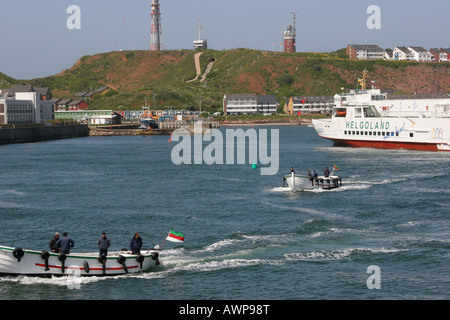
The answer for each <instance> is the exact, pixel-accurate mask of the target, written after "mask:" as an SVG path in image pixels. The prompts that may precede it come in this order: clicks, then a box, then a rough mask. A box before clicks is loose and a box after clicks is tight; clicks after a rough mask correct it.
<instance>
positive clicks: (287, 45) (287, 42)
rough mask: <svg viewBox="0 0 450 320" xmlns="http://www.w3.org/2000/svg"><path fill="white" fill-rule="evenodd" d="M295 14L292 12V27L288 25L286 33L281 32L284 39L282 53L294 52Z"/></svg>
mask: <svg viewBox="0 0 450 320" xmlns="http://www.w3.org/2000/svg"><path fill="white" fill-rule="evenodd" d="M296 14H297V12H293V13H292V15H293V16H294V23H293V26H292V25H289V26H288V27H287V29H286V31H284V32H283V37H284V52H296V48H295V47H296V44H295V37H296V36H297V34H296V32H295V17H296Z"/></svg>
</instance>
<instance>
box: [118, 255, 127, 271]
mask: <svg viewBox="0 0 450 320" xmlns="http://www.w3.org/2000/svg"><path fill="white" fill-rule="evenodd" d="M125 261H127V258H125V257H124V256H122V255H119V258H118V259H117V262H118V263H119V264H121V265H122V267H123V270H125V273H128V269H127V265H126V264H125Z"/></svg>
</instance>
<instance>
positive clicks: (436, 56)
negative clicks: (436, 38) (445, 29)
mask: <svg viewBox="0 0 450 320" xmlns="http://www.w3.org/2000/svg"><path fill="white" fill-rule="evenodd" d="M430 53H431V55H432V58H431V60H432V61H436V62H447V61H448V54H447V52H445V51H444V50H442V49H438V48H432V49H430Z"/></svg>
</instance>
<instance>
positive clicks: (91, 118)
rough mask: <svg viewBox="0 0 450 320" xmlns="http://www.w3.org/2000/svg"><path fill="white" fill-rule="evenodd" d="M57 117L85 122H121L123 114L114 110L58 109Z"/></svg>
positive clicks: (93, 123)
mask: <svg viewBox="0 0 450 320" xmlns="http://www.w3.org/2000/svg"><path fill="white" fill-rule="evenodd" d="M55 119H60V120H63V119H64V120H66V119H67V120H69V119H70V120H75V121H80V122H83V123H89V124H92V125H96V124H120V123H122V116H121V115H120V114H119V113H117V112H114V111H112V110H73V111H56V112H55Z"/></svg>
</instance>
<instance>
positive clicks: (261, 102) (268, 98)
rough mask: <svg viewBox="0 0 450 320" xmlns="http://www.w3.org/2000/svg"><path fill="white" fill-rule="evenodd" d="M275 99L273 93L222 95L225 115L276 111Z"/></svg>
mask: <svg viewBox="0 0 450 320" xmlns="http://www.w3.org/2000/svg"><path fill="white" fill-rule="evenodd" d="M277 105H278V103H277V100H276V98H275V96H273V95H256V94H247V93H244V94H226V95H224V97H223V112H224V114H225V115H244V114H247V115H270V114H273V113H277Z"/></svg>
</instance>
